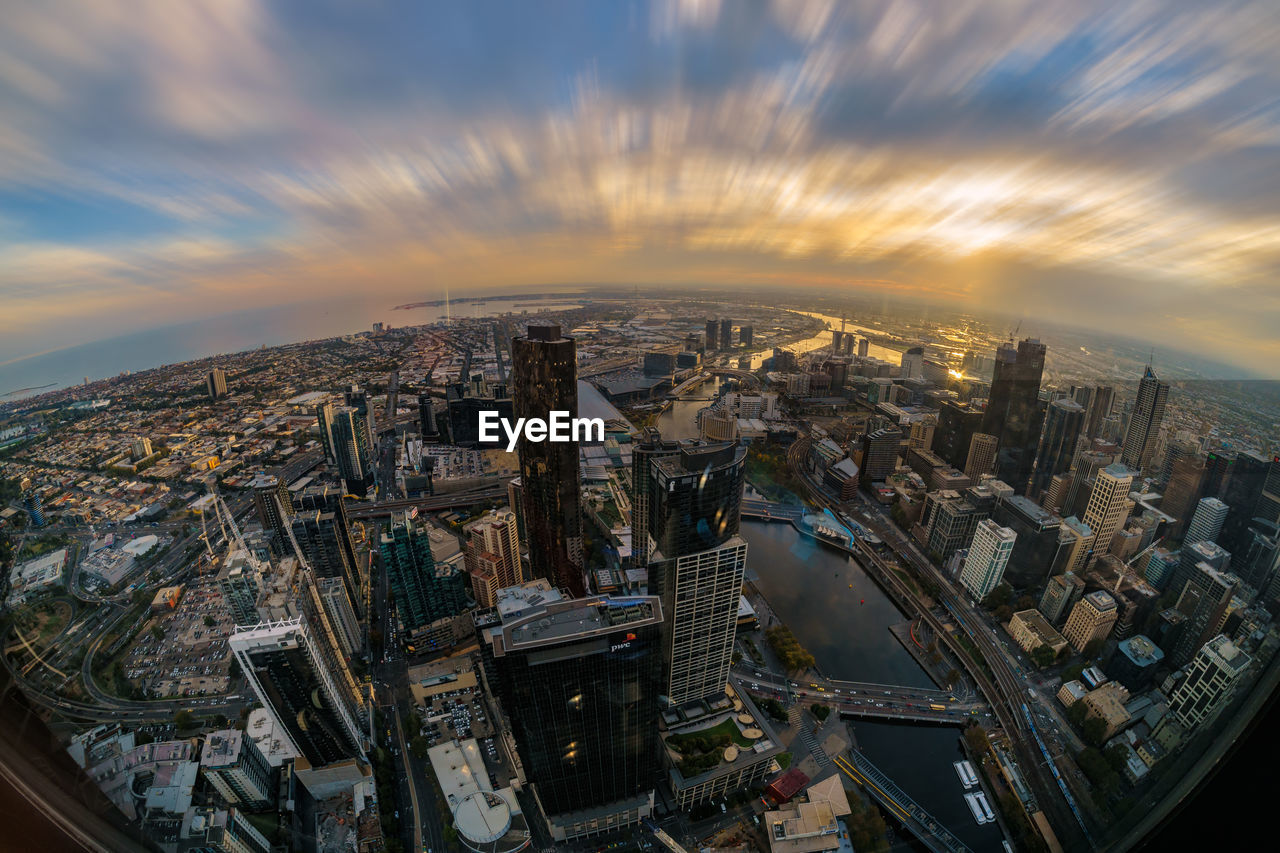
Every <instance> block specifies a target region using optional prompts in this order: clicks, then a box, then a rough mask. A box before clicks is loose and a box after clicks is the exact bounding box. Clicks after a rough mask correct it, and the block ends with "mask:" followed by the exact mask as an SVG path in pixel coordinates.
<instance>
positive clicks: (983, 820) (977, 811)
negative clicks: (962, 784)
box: [964, 794, 991, 826]
mask: <svg viewBox="0 0 1280 853" xmlns="http://www.w3.org/2000/svg"><path fill="white" fill-rule="evenodd" d="M979 797H982V794H965V795H964V802H966V803H968V804H969V813H970V815H973V820H975V821H977V822H978V826H982V825H984V824H989V822H991V821H989V820H988V818H987V813H986V812H984V811H982V806H979V804H978V798H979Z"/></svg>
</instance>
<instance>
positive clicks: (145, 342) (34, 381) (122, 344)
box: [0, 294, 578, 402]
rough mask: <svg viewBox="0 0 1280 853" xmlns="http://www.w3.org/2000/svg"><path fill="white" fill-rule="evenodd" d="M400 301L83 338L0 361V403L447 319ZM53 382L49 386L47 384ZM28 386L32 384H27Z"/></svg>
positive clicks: (468, 307) (306, 308)
mask: <svg viewBox="0 0 1280 853" xmlns="http://www.w3.org/2000/svg"><path fill="white" fill-rule="evenodd" d="M532 296H533V295H532V294H531V295H530V296H529V297H521V298H519V299H510V300H500V299H492V300H486V301H485V302H470V303H462V304H455V305H454V306H453V310H452V316H453V317H455V318H459V317H474V316H481V317H483V316H488V315H492V314H497V313H501V312H506V311H515V312H516V313H520V312H521V311H523V310H525V309H529V308H531V305H535V304H542V305H545V306H546V307H549V308H550V307H557V308H561V307H567V306H570V305H575V304H578V303H574V302H570V301H566V302H563V303H561V302H559V301H556V302H552V301H551V300H547V301H546V302H544V303H537V302H535V301H534V299H533V298H532ZM404 301H405V300H401V301H400V302H387V303H385V304H384V303H382V302H374V301H370V300H363V301H334V302H317V303H300V304H297V305H286V306H279V307H275V308H261V309H254V310H252V311H237V312H235V313H231V314H222V315H218V316H212V317H205V318H201V319H200V320H194V321H191V322H188V323H179V324H176V325H170V326H161V327H158V328H154V329H148V330H146V331H142V332H134V333H132V334H128V335H121V336H119V337H114V338H107V339H104V340H100V341H93V342H91V343H84V344H79V345H75V346H70V347H66V348H65V349H59V350H55V351H54V352H48V353H44V354H41V355H36V356H32V357H31V358H26V359H22V360H21V361H15V362H12V363H9V364H4V365H0V402H7V401H12V400H17V399H21V398H23V397H29V396H32V395H34V394H41V393H44V392H47V391H53V390H56V389H58V388H65V387H67V386H69V385H77V384H80V383H82V382H84V380H85V379H86V378H88V379H89V381H91V382H92V381H95V380H98V379H106V378H108V377H111V376H117V375H119V374H120V373H122V372H124V371H138V370H147V369H148V368H152V367H160V366H162V365H166V364H177V363H180V362H184V361H191V360H192V359H197V358H206V357H208V356H212V355H220V354H223V353H233V352H243V351H244V350H249V349H255V348H257V347H260V346H280V345H282V344H288V343H295V342H297V341H306V340H316V339H320V338H332V337H337V336H340V335H349V334H354V333H356V332H365V331H369V330H370V329H371V328H372V327H373V324H374V323H376V322H382V323H385V324H386V325H388V326H415V325H421V324H424V323H434V322H436V321H437V320H442V319H444V317H445V309H444V306H439V307H436V306H431V307H424V308H411V309H406V310H402V311H395V310H392V309H393V307H394V306H395V305H397V304H403V303H404ZM41 386H47V387H41ZM24 389H30V390H24Z"/></svg>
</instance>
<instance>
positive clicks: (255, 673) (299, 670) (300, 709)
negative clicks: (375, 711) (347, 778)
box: [229, 616, 365, 768]
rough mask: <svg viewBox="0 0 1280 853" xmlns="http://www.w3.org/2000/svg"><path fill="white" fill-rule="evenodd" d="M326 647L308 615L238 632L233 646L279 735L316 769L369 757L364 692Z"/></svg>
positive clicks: (246, 628) (250, 627) (334, 651)
mask: <svg viewBox="0 0 1280 853" xmlns="http://www.w3.org/2000/svg"><path fill="white" fill-rule="evenodd" d="M324 643H325V638H324V636H323V634H322V633H318V629H317V627H316V626H315V625H314V624H312V620H311V619H309V618H307V617H306V616H295V617H293V618H292V619H286V620H282V621H279V622H263V623H261V624H259V625H253V626H241V627H238V628H236V630H235V632H234V633H233V634H232V635H231V639H230V642H229V645H230V647H231V652H232V653H233V654H234V655H235V656H236V661H237V662H238V663H239V664H240V670H241V672H243V673H244V676H245V678H246V680H247V681H248V682H249V685H250V687H251V689H252V690H253V692H254V695H256V696H257V697H258V699H259V701H261V702H262V704H263V705H265V706H266V707H267V709H268V710H269V711H270V712H271V715H272V716H273V717H274V718H275V720H276V723H277V729H276V730H277V731H278V732H280V733H281V734H282V735H283V736H284V737H285V738H287V739H288V741H289V745H290V746H291V747H292V748H293V750H294V751H295V752H297V753H298V754H299V755H300V756H302V757H303V758H304V759H305V760H306V762H307V763H308V764H309V765H310V766H311V768H321V767H324V766H326V765H329V764H335V763H337V762H341V761H346V760H348V759H353V758H361V759H363V758H364V755H365V753H364V745H363V741H362V734H361V733H362V731H363V726H362V725H361V716H362V714H363V708H362V703H361V700H360V694H359V691H358V689H357V687H356V684H355V681H354V680H353V679H352V678H351V674H350V671H349V670H347V669H346V667H345V665H342V664H341V662H340V661H338V662H337V665H336V666H335V660H334V658H335V657H336V654H337V652H336V650H332V652H331V653H326V650H325V649H323V648H322V645H323V644H324Z"/></svg>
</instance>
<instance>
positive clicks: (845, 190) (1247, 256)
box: [0, 0, 1280, 365]
mask: <svg viewBox="0 0 1280 853" xmlns="http://www.w3.org/2000/svg"><path fill="white" fill-rule="evenodd" d="M6 24H7V26H6V28H5V30H4V31H3V32H2V33H0V222H3V224H4V227H3V231H2V232H0V233H3V234H4V235H5V236H6V238H7V240H8V242H9V243H10V245H9V246H8V247H7V248H4V249H3V250H0V270H3V271H2V272H0V294H3V296H4V298H5V302H6V308H8V309H10V310H9V314H10V316H11V317H16V319H15V320H12V321H11V325H12V326H13V327H15V331H16V332H17V334H16V335H15V336H13V337H11V338H10V344H9V345H10V346H15V347H17V346H29V347H30V346H35V345H36V344H35V343H34V342H35V341H37V340H40V339H41V338H43V337H46V336H47V335H48V333H49V330H50V326H51V324H54V323H57V324H61V327H62V328H77V327H78V326H77V324H79V327H83V328H94V329H99V328H105V327H106V326H111V325H112V324H114V325H113V328H124V327H125V326H127V325H128V324H129V323H137V322H140V321H141V320H140V319H139V317H138V314H137V312H136V310H135V308H136V304H137V302H136V298H137V294H138V293H147V294H149V300H148V303H147V304H148V305H150V306H151V307H152V311H151V313H150V315H149V316H148V317H147V318H146V319H147V320H148V321H155V320H157V319H163V318H165V317H167V316H168V315H177V314H180V313H181V312H183V311H189V310H190V307H191V306H192V305H196V304H200V303H201V301H202V300H207V299H208V296H209V294H210V293H211V292H216V293H219V294H223V295H227V294H234V295H235V298H236V299H245V300H249V299H256V300H259V301H262V302H272V303H283V302H287V301H289V300H291V299H296V298H300V297H301V296H302V295H303V294H306V295H307V296H308V297H312V298H314V297H315V295H316V294H319V293H323V292H335V293H337V292H341V291H342V289H343V283H342V282H343V276H348V277H352V278H355V279H358V280H359V281H360V282H361V289H362V291H363V292H367V293H376V292H377V291H378V290H383V291H385V292H387V293H392V292H400V291H404V290H408V289H410V288H412V287H414V286H418V287H420V286H421V282H422V281H424V280H436V281H440V280H455V279H456V280H459V281H467V282H474V283H477V284H482V283H485V282H492V283H495V284H497V283H504V284H508V285H518V284H530V285H535V284H544V283H550V282H557V281H566V282H569V281H573V282H579V281H580V282H591V281H627V280H653V281H698V282H702V283H720V284H724V285H733V284H735V283H740V282H743V281H748V280H750V281H769V280H776V281H792V282H811V283H815V284H817V283H824V284H830V283H832V282H841V281H843V282H846V283H847V286H849V287H857V288H868V287H875V288H883V289H891V290H892V291H893V292H894V293H895V294H897V295H904V296H912V295H914V296H916V297H919V298H922V299H934V300H942V301H950V302H953V303H959V304H965V305H972V306H975V307H981V306H982V304H983V303H984V302H985V301H988V299H989V298H991V299H999V300H1000V301H1001V302H1000V304H1007V302H1006V300H1010V299H1012V300H1022V301H1023V304H1025V305H1026V306H1035V310H1037V311H1043V312H1046V313H1047V314H1053V315H1055V316H1060V317H1075V318H1078V321H1080V322H1084V321H1089V322H1093V323H1095V324H1102V325H1104V326H1106V327H1108V328H1113V329H1114V330H1115V331H1116V332H1117V333H1122V332H1123V333H1132V334H1137V335H1143V336H1146V337H1149V338H1160V337H1167V332H1165V331H1163V328H1162V327H1161V325H1160V322H1164V323H1166V324H1167V326H1168V328H1176V329H1177V335H1178V337H1179V339H1180V340H1184V341H1185V342H1186V345H1187V346H1188V347H1189V348H1194V347H1197V346H1202V347H1211V348H1212V349H1213V350H1214V351H1215V352H1220V353H1221V356H1222V357H1223V358H1225V359H1228V360H1232V361H1235V362H1236V363H1239V364H1250V365H1256V363H1257V359H1256V358H1255V357H1254V356H1253V355H1252V354H1251V348H1256V347H1271V346H1273V345H1272V344H1271V342H1270V337H1271V336H1272V335H1273V333H1271V334H1268V333H1267V331H1266V325H1265V321H1267V320H1270V319H1272V318H1275V319H1277V320H1280V317H1277V315H1276V310H1277V309H1276V305H1275V298H1274V297H1273V296H1272V294H1274V292H1275V290H1274V286H1273V282H1274V281H1275V274H1276V271H1277V269H1280V220H1278V219H1277V199H1278V198H1280V186H1277V184H1276V180H1275V175H1276V174H1280V170H1278V169H1277V168H1276V167H1277V165H1280V163H1277V156H1276V155H1277V152H1280V135H1278V134H1277V131H1278V130H1280V102H1278V100H1277V94H1276V93H1277V92H1280V85H1278V84H1280V67H1278V66H1280V58H1278V57H1280V51H1276V50H1275V49H1274V48H1275V46H1276V45H1277V44H1280V13H1277V10H1276V8H1275V7H1274V5H1273V4H1266V3H1240V4H1232V5H1230V6H1226V7H1222V6H1217V5H1214V6H1208V5H1204V4H1199V3H1191V2H1186V3H1154V2H1135V3H1127V4H1123V5H1120V6H1117V5H1115V4H1106V3H1101V2H1099V3H1073V4H1044V3H1038V2H1031V0H1026V2H1020V0H1010V2H1007V3H1002V4H999V5H998V6H993V5H992V4H989V3H976V2H961V1H960V0H957V2H952V3H947V4H943V5H938V4H925V3H920V2H909V0H900V2H894V3H830V2H802V0H776V2H773V3H770V4H764V3H761V4H749V3H723V4H722V3H714V2H683V3H679V2H672V3H656V4H651V5H646V4H639V3H636V4H594V3H565V4H550V5H541V4H515V5H511V4H497V5H489V4H465V5H455V4H449V5H443V6H441V5H430V4H427V5H423V4H412V3H394V2H388V3H385V4H379V5H375V6H373V7H366V6H360V7H355V6H352V5H350V4H346V3H340V2H335V3H312V2H307V3H276V4H263V3H258V2H251V0H236V1H235V2H218V3H208V4H202V3H180V4H173V3H166V2H161V0H156V2H153V3H146V4H141V5H140V4H138V3H124V2H120V3H111V2H93V3H89V2H83V3H77V2H71V0H57V2H53V3H50V4H39V5H37V4H32V5H28V6H23V7H20V8H18V9H15V10H14V11H13V12H12V14H11V15H10V16H9V19H8V20H7V21H6ZM33 194H38V195H39V196H40V197H41V198H42V199H43V201H42V202H41V204H39V205H34V204H31V203H30V199H31V198H32V196H33ZM86 196H91V197H92V198H94V199H106V200H107V201H106V202H103V204H105V205H106V206H107V207H108V208H109V209H113V210H114V211H115V212H116V213H117V215H118V216H119V217H120V218H121V219H122V220H125V219H129V220H130V221H132V222H133V224H134V227H133V228H132V229H124V228H121V229H113V230H112V232H111V233H107V231H106V229H104V230H103V232H102V233H100V234H94V233H83V234H76V235H74V236H67V235H66V229H65V228H59V227H57V225H58V220H59V209H58V205H59V204H60V203H62V204H65V205H67V206H68V207H69V206H70V205H71V203H72V200H75V201H76V202H79V201H80V200H81V199H83V198H84V197H86ZM60 199H61V200H64V201H62V202H59V200H60ZM95 203H96V202H95ZM113 203H114V205H115V207H114V208H111V205H112V204H113ZM144 214H145V215H144ZM62 218H63V219H65V217H62ZM147 229H152V231H151V233H146V232H147ZM137 232H141V233H137ZM122 235H123V236H122ZM1093 282H1105V283H1106V284H1105V286H1102V285H1099V286H1097V287H1093V286H1092V285H1091V283H1093ZM1085 293H1087V294H1089V296H1090V299H1091V300H1092V301H1091V302H1090V304H1089V306H1088V308H1087V309H1082V308H1081V304H1080V303H1081V295H1082V294H1085ZM1153 302H1154V303H1158V304H1160V305H1162V306H1165V305H1167V307H1168V310H1162V311H1154V312H1153V311H1151V310H1150V306H1151V305H1152V303H1153ZM1143 306H1146V308H1147V310H1146V311H1145V312H1143V311H1142V310H1141V308H1142V307H1143ZM1156 317H1168V318H1170V319H1166V320H1162V321H1159V322H1157V321H1155V320H1154V319H1153V318H1156ZM1180 317H1197V318H1199V319H1200V320H1201V322H1200V323H1199V324H1196V323H1191V324H1187V323H1184V322H1182V321H1180V320H1175V319H1174V318H1180ZM42 324H43V325H42ZM1233 324H1234V327H1235V328H1238V329H1240V330H1242V333H1241V334H1240V335H1237V336H1235V337H1234V338H1233V337H1232V336H1229V335H1225V334H1223V333H1222V330H1224V329H1227V328H1232V327H1233ZM1271 328H1272V329H1274V328H1275V326H1272V327H1271ZM3 354H4V353H0V355H3Z"/></svg>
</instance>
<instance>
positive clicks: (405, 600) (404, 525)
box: [379, 516, 466, 631]
mask: <svg viewBox="0 0 1280 853" xmlns="http://www.w3.org/2000/svg"><path fill="white" fill-rule="evenodd" d="M379 551H380V552H381V554H382V559H383V561H384V562H386V564H387V579H388V581H389V582H390V584H391V593H392V595H393V596H394V597H395V601H396V612H397V613H399V615H400V621H401V622H402V623H403V624H404V627H405V630H406V631H417V630H419V629H422V628H425V627H427V626H428V625H430V624H431V623H432V622H434V621H436V620H437V619H443V618H445V617H446V616H456V615H457V614H458V613H460V612H462V608H463V607H464V606H465V605H466V593H465V592H464V590H463V580H462V573H461V572H459V571H458V570H457V569H456V568H454V567H453V566H450V565H439V566H438V565H436V561H435V558H434V557H433V556H432V555H431V537H430V536H429V535H428V533H427V530H426V528H419V527H417V526H415V525H414V523H413V520H412V519H410V518H408V517H407V516H401V517H400V518H398V519H393V520H392V522H391V532H390V533H389V534H388V533H384V534H382V538H381V540H380V542H379Z"/></svg>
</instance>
